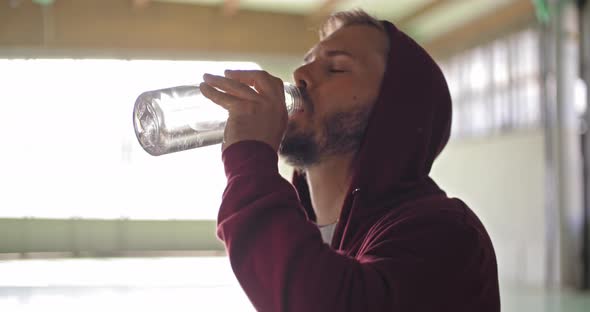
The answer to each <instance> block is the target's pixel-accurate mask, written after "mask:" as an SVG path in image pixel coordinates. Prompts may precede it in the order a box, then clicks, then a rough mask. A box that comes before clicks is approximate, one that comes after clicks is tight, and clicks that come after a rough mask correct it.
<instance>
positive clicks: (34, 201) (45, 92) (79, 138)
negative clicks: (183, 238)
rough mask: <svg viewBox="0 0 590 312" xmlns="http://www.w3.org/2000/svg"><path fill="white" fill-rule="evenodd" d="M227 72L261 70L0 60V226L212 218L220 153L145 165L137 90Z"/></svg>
mask: <svg viewBox="0 0 590 312" xmlns="http://www.w3.org/2000/svg"><path fill="white" fill-rule="evenodd" d="M227 68H232V69H258V68H260V67H259V66H258V65H257V64H255V63H245V62H199V61H152V60H130V61H129V60H90V59H84V60H72V59H59V60H58V59H55V60H47V59H35V60H22V59H0V69H1V70H0V85H1V86H2V104H1V105H2V122H1V123H0V142H2V152H1V153H0V193H1V194H2V195H1V196H0V218H2V217H23V216H31V217H48V218H70V217H80V218H121V217H126V218H131V219H215V218H216V216H217V210H218V208H219V203H220V199H221V194H222V192H223V188H224V186H225V176H224V173H223V167H222V164H221V161H220V146H219V145H216V146H211V147H206V148H200V149H196V150H192V151H185V152H180V153H175V154H169V155H164V156H159V157H153V156H150V155H149V154H147V153H146V152H145V151H143V149H142V148H141V147H140V146H139V144H138V143H137V140H136V138H135V134H134V131H133V125H132V111H133V104H134V102H135V99H136V97H137V96H138V95H139V94H140V93H141V92H143V91H146V90H153V89H159V88H165V87H171V86H176V85H184V84H196V83H198V82H200V81H201V77H202V75H203V73H205V72H209V73H215V74H222V73H223V70H224V69H227ZM212 105H213V104H212Z"/></svg>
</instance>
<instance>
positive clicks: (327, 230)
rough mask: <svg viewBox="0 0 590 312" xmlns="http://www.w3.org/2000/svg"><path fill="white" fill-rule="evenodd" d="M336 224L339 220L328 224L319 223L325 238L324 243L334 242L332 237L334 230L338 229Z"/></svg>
mask: <svg viewBox="0 0 590 312" xmlns="http://www.w3.org/2000/svg"><path fill="white" fill-rule="evenodd" d="M336 224H338V222H335V223H332V224H326V225H318V228H319V229H320V232H321V233H322V239H323V240H324V243H326V244H328V245H330V244H331V243H332V237H334V230H336Z"/></svg>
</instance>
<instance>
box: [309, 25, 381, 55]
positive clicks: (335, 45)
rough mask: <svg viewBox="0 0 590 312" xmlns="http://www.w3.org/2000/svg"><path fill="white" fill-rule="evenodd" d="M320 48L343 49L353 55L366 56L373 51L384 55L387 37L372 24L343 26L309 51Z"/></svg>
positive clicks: (318, 50) (314, 51) (316, 51)
mask: <svg viewBox="0 0 590 312" xmlns="http://www.w3.org/2000/svg"><path fill="white" fill-rule="evenodd" d="M321 50H344V51H346V52H349V53H350V54H352V55H353V56H355V57H366V56H369V55H373V54H375V53H378V54H380V55H383V56H385V54H386V51H387V37H386V36H385V34H384V33H383V32H382V31H380V30H379V29H377V28H375V27H372V26H367V25H350V26H344V27H342V28H340V29H338V30H336V31H334V32H333V33H332V34H330V35H329V36H328V37H326V38H323V39H322V40H321V41H320V42H319V43H317V44H316V45H315V46H314V47H313V48H312V49H311V50H310V53H313V54H315V53H318V52H320V51H321Z"/></svg>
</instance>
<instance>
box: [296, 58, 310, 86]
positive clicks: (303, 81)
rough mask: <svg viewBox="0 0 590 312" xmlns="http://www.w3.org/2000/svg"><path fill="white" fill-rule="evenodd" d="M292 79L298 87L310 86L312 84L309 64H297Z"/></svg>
mask: <svg viewBox="0 0 590 312" xmlns="http://www.w3.org/2000/svg"><path fill="white" fill-rule="evenodd" d="M293 81H294V82H295V85H296V86H297V87H298V88H300V89H307V88H310V87H311V86H312V82H311V74H310V64H305V65H301V66H299V68H297V69H296V70H295V71H294V72H293Z"/></svg>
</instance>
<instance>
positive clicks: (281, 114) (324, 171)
mask: <svg viewBox="0 0 590 312" xmlns="http://www.w3.org/2000/svg"><path fill="white" fill-rule="evenodd" d="M320 37H321V38H320V39H321V40H320V42H319V43H318V44H317V45H316V46H315V47H313V49H312V50H311V51H310V52H309V53H308V54H307V55H306V57H305V64H304V65H303V66H301V67H300V68H298V69H297V70H296V71H295V73H294V80H295V82H296V83H297V86H298V87H299V88H300V89H301V91H302V93H303V94H304V96H303V98H304V100H305V101H304V102H305V105H304V108H303V110H302V111H301V112H298V113H295V114H293V115H291V116H290V117H288V116H287V112H286V110H285V106H284V103H283V102H284V95H283V84H282V81H281V80H280V79H278V78H275V77H272V76H270V75H269V74H267V73H265V72H262V71H227V72H226V74H225V77H218V76H212V75H205V77H204V80H205V82H204V83H203V84H202V85H201V89H202V92H203V94H204V95H205V96H207V97H209V98H210V99H211V100H213V101H214V102H216V103H217V104H219V105H221V106H222V107H224V108H226V109H227V110H228V111H229V119H228V123H227V127H226V130H225V141H224V145H223V146H222V149H223V156H222V157H223V162H224V165H225V171H226V175H227V179H228V183H227V188H226V190H225V193H224V195H223V201H222V204H221V208H220V211H219V217H218V231H217V234H218V237H219V238H220V239H221V240H223V242H224V243H225V245H226V249H227V252H228V254H229V258H230V261H231V265H232V268H233V270H234V273H235V274H236V276H237V278H238V280H239V282H240V284H241V286H242V288H243V289H244V290H245V292H246V294H247V295H248V297H249V298H250V300H251V301H252V303H253V305H254V306H255V307H256V309H258V310H259V311H273V312H274V311H305V312H310V311H499V310H500V302H499V293H498V277H497V265H496V258H495V254H494V250H493V247H492V244H491V241H490V239H489V237H488V235H487V233H486V231H485V229H484V227H483V225H482V224H481V223H480V222H479V220H478V219H477V217H476V216H475V215H474V213H473V212H472V211H471V210H470V209H469V208H468V207H467V206H466V205H465V204H464V203H463V202H461V201H460V200H458V199H450V198H448V197H447V196H446V194H445V193H444V192H443V191H442V190H441V189H440V188H439V187H438V186H437V185H436V184H435V182H434V181H433V180H432V179H430V178H429V176H428V174H429V171H430V168H431V166H432V163H433V162H434V160H435V158H436V157H437V156H438V155H439V153H440V152H441V151H442V149H443V147H444V146H445V145H446V143H447V141H448V138H449V134H450V125H451V99H450V96H449V91H448V88H447V85H446V82H445V79H444V77H443V75H442V73H441V71H440V69H439V68H438V66H437V65H436V64H435V63H434V61H433V60H432V59H431V58H430V57H429V56H428V54H427V53H426V52H425V51H424V50H423V49H422V48H420V47H419V46H418V45H417V44H416V43H415V42H414V41H413V40H411V39H410V38H409V37H408V36H406V35H405V34H404V33H402V32H401V31H399V30H397V29H396V28H395V26H393V25H392V24H391V23H389V22H385V21H383V22H379V21H377V20H375V19H373V18H372V17H370V16H368V15H367V14H366V13H364V12H362V11H351V12H341V13H337V14H335V15H333V16H332V17H331V18H330V19H329V20H328V21H327V22H326V24H325V25H324V27H323V28H322V30H321V32H320ZM251 86H252V87H254V89H255V90H254V89H252V88H251ZM216 89H219V90H221V91H222V92H220V91H218V90H216ZM278 152H280V153H281V154H282V155H283V156H284V157H285V159H286V160H287V161H289V162H290V163H292V164H293V165H295V166H296V167H297V168H298V170H297V171H296V173H295V175H294V178H293V185H294V186H295V188H294V187H293V185H292V184H290V183H288V182H287V181H286V180H284V179H283V178H281V176H280V175H279V173H278V169H277V159H278V158H277V153H278Z"/></svg>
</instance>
